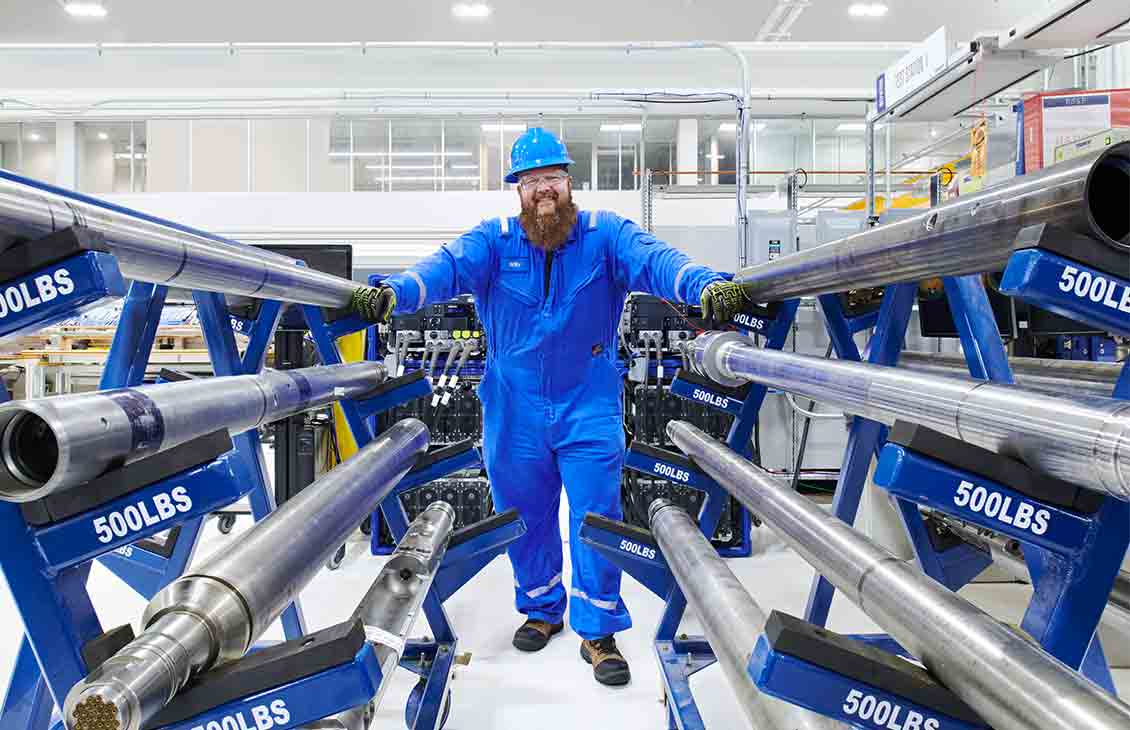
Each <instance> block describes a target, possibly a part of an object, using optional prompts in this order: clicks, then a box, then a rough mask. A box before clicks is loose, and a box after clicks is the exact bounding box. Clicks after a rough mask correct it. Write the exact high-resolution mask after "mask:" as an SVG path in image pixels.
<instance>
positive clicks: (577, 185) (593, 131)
mask: <svg viewBox="0 0 1130 730" xmlns="http://www.w3.org/2000/svg"><path fill="white" fill-rule="evenodd" d="M600 124H601V122H600V120H599V119H585V118H583V117H578V118H573V119H565V120H564V121H563V122H562V124H561V139H562V141H563V142H564V143H565V146H566V147H567V148H568V149H569V156H570V157H572V158H573V162H575V163H576V164H575V165H573V167H572V169H571V170H570V171H569V172H570V174H571V175H572V176H573V189H574V190H595V189H596V186H595V184H594V183H595V180H596V178H595V177H594V176H593V172H594V169H593V168H594V165H595V162H596V159H595V158H596V156H595V155H594V154H593V152H594V145H595V144H596V142H597V137H598V136H599V135H600Z"/></svg>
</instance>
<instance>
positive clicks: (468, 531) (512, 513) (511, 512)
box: [447, 507, 518, 549]
mask: <svg viewBox="0 0 1130 730" xmlns="http://www.w3.org/2000/svg"><path fill="white" fill-rule="evenodd" d="M517 520H518V510H517V508H514V507H511V508H510V509H508V510H506V511H505V512H501V513H499V514H497V515H491V516H490V517H487V518H486V519H485V520H479V521H478V522H476V523H474V524H473V525H465V526H464V527H460V528H459V529H458V530H456V531H455V532H453V533H452V534H451V539H450V540H449V541H448V543H447V547H448V548H449V549H450V548H453V547H455V546H456V545H461V544H463V543H465V542H467V541H468V540H472V539H474V538H476V537H478V536H479V535H485V534H486V533H488V532H490V531H491V530H494V529H497V528H499V527H502V526H503V525H509V524H510V523H511V522H516V521H517Z"/></svg>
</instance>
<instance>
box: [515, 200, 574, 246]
mask: <svg viewBox="0 0 1130 730" xmlns="http://www.w3.org/2000/svg"><path fill="white" fill-rule="evenodd" d="M545 197H546V196H545V195H544V194H543V195H541V196H540V198H545ZM562 198H563V196H561V195H557V200H556V201H555V202H556V204H555V205H554V207H553V211H552V212H551V213H538V212H537V209H538V206H537V203H538V201H537V199H535V200H532V201H530V203H529V205H526V204H523V205H522V212H521V214H520V215H519V216H518V221H519V222H520V223H521V224H522V230H524V231H525V232H526V236H527V237H528V238H529V239H530V243H532V244H534V245H535V246H537V247H538V248H540V249H541V250H543V251H556V250H557V249H559V248H561V247H562V246H563V245H564V244H565V242H566V241H568V240H569V234H570V233H572V232H573V226H574V225H576V223H577V206H576V205H575V204H574V203H573V197H572V195H570V194H568V193H565V196H564V199H562Z"/></svg>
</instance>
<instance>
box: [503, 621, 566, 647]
mask: <svg viewBox="0 0 1130 730" xmlns="http://www.w3.org/2000/svg"><path fill="white" fill-rule="evenodd" d="M563 628H565V624H564V623H560V624H551V623H549V622H547V621H541V620H539V619H536V618H528V619H526V623H524V624H522V625H521V626H519V627H518V630H517V631H515V632H514V646H515V647H516V648H518V649H521V650H522V651H541V650H542V649H544V648H545V645H546V644H548V643H549V638H550V637H551V636H553V635H554V634H559V633H561V629H563Z"/></svg>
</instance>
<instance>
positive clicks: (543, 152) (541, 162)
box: [506, 127, 573, 183]
mask: <svg viewBox="0 0 1130 730" xmlns="http://www.w3.org/2000/svg"><path fill="white" fill-rule="evenodd" d="M572 164H573V160H572V158H570V157H569V150H567V149H565V144H564V143H563V142H562V141H561V140H559V139H557V135H555V134H554V133H553V132H550V131H549V130H548V129H545V128H543V127H530V128H529V129H527V130H526V131H525V133H524V134H523V135H522V136H521V137H519V138H518V139H516V140H514V146H513V147H511V148H510V172H508V173H507V174H506V182H508V183H516V182H518V175H520V174H521V173H523V172H525V171H526V170H536V169H537V168H539V167H552V166H553V165H572Z"/></svg>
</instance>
